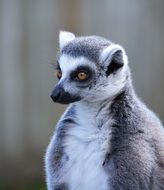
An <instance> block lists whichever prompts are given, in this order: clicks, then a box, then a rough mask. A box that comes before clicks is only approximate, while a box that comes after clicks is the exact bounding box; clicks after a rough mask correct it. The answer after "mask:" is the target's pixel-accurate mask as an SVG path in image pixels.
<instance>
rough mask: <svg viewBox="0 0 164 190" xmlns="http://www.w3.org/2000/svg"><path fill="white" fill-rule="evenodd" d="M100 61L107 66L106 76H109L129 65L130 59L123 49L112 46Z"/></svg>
mask: <svg viewBox="0 0 164 190" xmlns="http://www.w3.org/2000/svg"><path fill="white" fill-rule="evenodd" d="M100 61H101V63H102V64H104V65H105V66H106V68H107V69H106V75H107V76H109V75H110V74H111V73H115V72H116V71H117V70H118V69H120V68H121V67H123V66H124V65H125V64H127V63H128V58H127V55H126V53H125V50H124V49H123V47H121V46H120V45H117V44H112V45H110V46H108V47H106V48H105V49H104V50H103V51H102V53H101V55H100Z"/></svg>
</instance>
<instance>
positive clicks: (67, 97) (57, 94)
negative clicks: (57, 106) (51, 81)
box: [51, 85, 81, 104]
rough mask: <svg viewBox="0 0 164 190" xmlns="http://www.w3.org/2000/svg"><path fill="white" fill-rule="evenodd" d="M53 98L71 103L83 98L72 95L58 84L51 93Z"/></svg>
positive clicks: (63, 102)
mask: <svg viewBox="0 0 164 190" xmlns="http://www.w3.org/2000/svg"><path fill="white" fill-rule="evenodd" d="M51 98H52V100H53V101H54V102H58V103H62V104H69V103H72V102H75V101H79V100H80V99H81V98H80V97H78V96H75V95H71V94H70V93H68V92H66V91H65V90H64V89H63V88H62V87H61V86H58V85H57V86H56V87H55V89H54V90H53V92H52V94H51Z"/></svg>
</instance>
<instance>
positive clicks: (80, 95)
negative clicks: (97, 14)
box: [51, 32, 128, 104]
mask: <svg viewBox="0 0 164 190" xmlns="http://www.w3.org/2000/svg"><path fill="white" fill-rule="evenodd" d="M59 42H60V54H59V57H58V60H57V77H58V79H59V82H58V84H57V85H56V87H55V89H54V90H53V92H52V95H51V98H52V99H53V101H54V102H59V103H64V104H68V103H72V102H76V101H86V102H97V101H101V100H104V99H107V98H110V97H112V96H114V95H116V94H117V93H118V92H119V91H120V90H121V89H122V88H123V87H124V85H125V83H126V78H127V71H128V67H127V57H126V54H125V51H124V49H123V48H122V47H121V46H119V45H116V44H113V43H111V42H110V41H108V40H106V39H104V38H101V37H96V36H90V37H79V38H76V37H75V36H74V34H72V33H69V32H60V35H59Z"/></svg>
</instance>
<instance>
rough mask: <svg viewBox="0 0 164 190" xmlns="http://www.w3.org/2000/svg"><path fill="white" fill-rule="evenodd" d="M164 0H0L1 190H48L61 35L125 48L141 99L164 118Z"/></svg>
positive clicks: (58, 112) (58, 107)
mask: <svg viewBox="0 0 164 190" xmlns="http://www.w3.org/2000/svg"><path fill="white" fill-rule="evenodd" d="M163 9H164V1H163V0H156V1H154V0H121V1H120V0H101V1H100V0H69V1H68V0H0V190H20V189H21V190H26V189H32V190H33V189H34V190H43V189H46V188H45V180H44V154H45V149H46V147H47V145H48V143H49V140H50V137H51V135H52V133H53V130H54V125H55V123H56V122H57V120H58V119H59V117H60V115H61V113H62V112H63V110H64V109H65V107H63V106H61V105H57V104H53V103H52V101H51V99H50V97H49V94H50V92H51V90H52V88H53V86H54V84H55V82H56V77H55V75H54V71H53V69H52V66H51V63H55V58H56V52H57V50H58V33H59V30H68V31H71V32H74V33H75V34H77V35H93V34H94V35H101V36H104V37H106V38H109V39H111V40H112V41H114V42H117V43H120V44H121V45H123V46H124V47H125V49H126V51H127V54H128V55H129V62H130V66H131V69H132V74H133V79H134V84H135V87H136V90H137V92H138V94H139V96H140V97H142V99H143V100H144V101H145V102H146V103H147V104H148V105H149V106H150V107H151V108H152V109H153V110H154V111H155V112H157V113H158V115H159V116H160V118H161V119H162V120H163V118H164V109H163V108H164V101H163V97H164V84H163V83H164V74H163V72H164V64H163V62H164V21H163V20H164V11H163Z"/></svg>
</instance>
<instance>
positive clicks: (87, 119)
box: [45, 32, 164, 190]
mask: <svg viewBox="0 0 164 190" xmlns="http://www.w3.org/2000/svg"><path fill="white" fill-rule="evenodd" d="M59 44H60V54H59V56H58V60H57V76H58V78H59V82H58V84H57V85H56V87H55V89H54V90H53V92H52V95H51V98H52V99H53V101H54V102H59V103H64V104H68V103H70V105H69V107H68V108H67V110H66V111H65V113H64V115H63V116H62V117H61V119H60V121H59V122H58V124H57V127H56V129H55V133H54V135H53V137H52V139H51V142H50V144H49V146H48V149H47V153H46V161H45V168H46V177H47V186H48V189H49V190H164V128H163V126H162V124H161V122H160V120H159V119H158V118H157V116H156V115H155V114H154V113H153V112H152V111H151V110H149V109H148V108H147V107H146V105H145V104H144V103H142V101H141V100H140V99H139V98H138V97H137V95H136V94H135V92H134V89H133V85H132V82H131V75H130V69H129V66H128V59H127V56H126V53H125V50H124V49H123V47H121V46H120V45H117V44H114V43H112V42H110V41H108V40H106V39H104V38H102V37H97V36H89V37H75V35H74V34H72V33H69V32H60V34H59Z"/></svg>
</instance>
